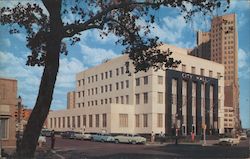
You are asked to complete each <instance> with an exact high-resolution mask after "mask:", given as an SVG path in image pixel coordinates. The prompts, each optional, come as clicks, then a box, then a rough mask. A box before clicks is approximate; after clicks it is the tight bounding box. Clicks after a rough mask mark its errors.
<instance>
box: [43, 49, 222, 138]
mask: <svg viewBox="0 0 250 159" xmlns="http://www.w3.org/2000/svg"><path fill="white" fill-rule="evenodd" d="M161 49H163V50H168V49H170V51H172V52H173V54H172V55H171V56H172V57H173V58H174V59H178V60H181V64H180V65H179V66H178V67H177V68H169V69H167V70H165V71H164V70H158V71H154V70H153V69H150V70H148V71H147V72H138V73H134V67H133V64H132V61H131V60H129V58H128V55H122V56H120V57H117V58H114V59H112V60H109V61H106V62H104V63H102V64H100V65H98V66H96V67H93V68H90V69H88V70H85V71H83V72H80V73H78V74H77V75H76V90H75V91H72V92H69V93H68V96H67V99H68V106H67V109H66V110H56V111H51V112H50V113H49V116H48V127H49V129H54V130H55V131H67V130H73V131H82V132H83V131H84V132H88V133H95V132H108V133H112V134H120V133H138V134H142V135H148V134H151V133H152V132H153V133H155V134H159V133H161V132H163V133H166V134H170V135H171V134H172V133H173V130H175V129H176V128H178V129H179V130H180V131H179V132H180V133H181V134H182V135H189V134H190V133H191V132H194V133H195V134H197V135H200V134H201V133H202V129H203V128H206V130H207V132H208V133H224V91H223V90H224V78H222V77H223V76H224V66H223V65H222V64H219V63H216V62H212V61H209V60H205V59H201V58H198V57H194V56H191V55H188V54H187V50H186V49H182V48H177V47H175V46H170V45H163V46H161Z"/></svg>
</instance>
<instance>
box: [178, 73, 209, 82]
mask: <svg viewBox="0 0 250 159" xmlns="http://www.w3.org/2000/svg"><path fill="white" fill-rule="evenodd" d="M181 76H182V78H184V79H192V80H198V81H201V82H204V83H207V82H208V81H209V79H207V78H206V77H204V76H195V75H192V74H189V73H182V74H181Z"/></svg>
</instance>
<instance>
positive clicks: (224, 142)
mask: <svg viewBox="0 0 250 159" xmlns="http://www.w3.org/2000/svg"><path fill="white" fill-rule="evenodd" d="M239 143H240V140H239V138H220V139H219V145H227V146H234V145H239Z"/></svg>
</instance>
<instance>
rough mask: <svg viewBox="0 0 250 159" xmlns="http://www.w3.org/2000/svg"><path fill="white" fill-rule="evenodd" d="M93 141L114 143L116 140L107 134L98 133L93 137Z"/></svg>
mask: <svg viewBox="0 0 250 159" xmlns="http://www.w3.org/2000/svg"><path fill="white" fill-rule="evenodd" d="M91 141H100V142H114V141H115V139H114V137H113V136H111V135H110V134H107V133H97V134H93V135H91Z"/></svg>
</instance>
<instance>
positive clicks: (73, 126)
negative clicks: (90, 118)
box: [72, 116, 76, 128]
mask: <svg viewBox="0 0 250 159" xmlns="http://www.w3.org/2000/svg"><path fill="white" fill-rule="evenodd" d="M75 127H76V121H75V116H72V128H75Z"/></svg>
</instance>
